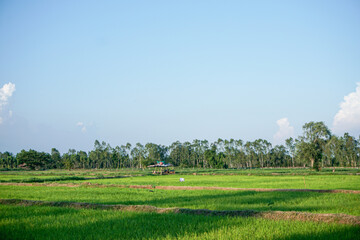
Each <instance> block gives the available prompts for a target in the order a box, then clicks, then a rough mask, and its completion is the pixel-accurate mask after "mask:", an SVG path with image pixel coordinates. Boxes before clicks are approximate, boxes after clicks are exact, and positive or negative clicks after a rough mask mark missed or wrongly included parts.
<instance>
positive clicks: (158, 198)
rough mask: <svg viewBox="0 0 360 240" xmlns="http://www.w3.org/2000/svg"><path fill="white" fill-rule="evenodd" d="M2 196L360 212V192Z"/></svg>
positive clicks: (28, 189) (89, 191)
mask: <svg viewBox="0 0 360 240" xmlns="http://www.w3.org/2000/svg"><path fill="white" fill-rule="evenodd" d="M0 198H1V199H26V200H40V201H67V202H71V201H73V202H88V203H101V204H125V205H151V206H156V207H182V208H191V209H210V210H248V209H251V210H258V211H268V210H278V211H300V212H314V213H345V214H350V215H356V216H360V204H359V202H360V194H344V193H336V194H334V193H316V192H253V191H236V192H234V191H219V190H148V189H129V188H112V187H111V188H89V187H39V186H0Z"/></svg>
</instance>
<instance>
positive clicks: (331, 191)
mask: <svg viewBox="0 0 360 240" xmlns="http://www.w3.org/2000/svg"><path fill="white" fill-rule="evenodd" d="M0 185H8V186H45V187H81V186H86V187H98V188H106V187H117V188H140V189H161V190H223V191H256V192H319V193H352V194H360V190H342V189H336V190H322V189H277V188H231V187H192V186H152V185H118V184H98V183H89V182H83V183H81V184H79V183H56V182H52V183H0Z"/></svg>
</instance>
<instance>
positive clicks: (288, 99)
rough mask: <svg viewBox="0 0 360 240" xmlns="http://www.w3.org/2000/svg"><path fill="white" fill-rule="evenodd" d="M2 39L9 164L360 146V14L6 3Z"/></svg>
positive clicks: (180, 4) (341, 7)
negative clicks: (306, 133) (136, 147)
mask: <svg viewBox="0 0 360 240" xmlns="http://www.w3.org/2000/svg"><path fill="white" fill-rule="evenodd" d="M0 36H1V37H0V88H1V91H0V100H1V99H2V100H1V101H2V102H0V114H1V115H0V151H1V152H3V151H6V150H8V151H11V152H14V153H16V152H18V151H20V150H21V149H29V148H32V149H36V150H41V151H47V152H49V151H50V150H51V148H52V147H56V148H58V149H59V150H60V151H61V152H65V151H67V150H68V149H69V148H75V149H76V150H90V149H92V148H93V143H94V141H95V139H99V140H101V141H102V140H104V141H106V142H109V143H110V144H111V145H112V146H116V145H121V144H125V143H126V142H130V143H132V144H134V143H136V142H141V143H143V144H145V143H147V142H154V143H158V144H165V145H167V144H170V143H171V142H174V141H176V140H180V141H192V140H193V139H208V140H209V141H213V140H216V139H217V138H226V139H229V138H234V139H242V140H244V141H247V140H254V139H257V138H263V139H267V140H269V141H271V142H273V143H274V144H276V143H282V141H283V140H284V139H285V138H286V137H289V136H293V137H296V136H298V135H299V134H301V133H302V129H301V128H302V126H303V124H304V123H306V122H309V121H324V122H325V123H326V124H327V125H328V126H329V128H331V129H332V130H333V131H334V132H335V133H336V134H343V133H344V132H345V131H348V132H350V133H351V134H352V135H355V136H359V134H360V120H359V119H360V86H358V85H357V83H358V82H360V44H359V43H360V3H359V1H350V0H348V1H44V0H43V1H37V0H34V1H20V0H19V1H6V0H3V1H0ZM9 84H11V85H9ZM344 97H345V98H344Z"/></svg>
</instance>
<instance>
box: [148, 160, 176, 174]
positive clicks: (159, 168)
mask: <svg viewBox="0 0 360 240" xmlns="http://www.w3.org/2000/svg"><path fill="white" fill-rule="evenodd" d="M148 168H154V171H153V174H159V175H167V174H175V170H174V168H173V165H172V164H171V163H165V161H157V163H156V164H154V165H149V166H148Z"/></svg>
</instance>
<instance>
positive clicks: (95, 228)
mask: <svg viewBox="0 0 360 240" xmlns="http://www.w3.org/2000/svg"><path fill="white" fill-rule="evenodd" d="M140 171H141V170H140ZM229 171H231V174H230V173H224V170H222V171H221V172H217V173H215V174H214V172H208V173H204V172H203V173H202V174H199V173H197V175H193V173H191V171H190V170H189V171H188V172H184V173H177V174H175V175H165V176H160V175H156V176H153V175H151V174H139V171H126V170H122V171H121V172H117V171H116V170H109V171H81V170H79V171H76V172H75V171H73V172H72V171H63V170H61V171H56V170H52V171H43V172H36V171H16V172H15V171H11V172H10V171H9V172H5V171H4V172H0V180H1V181H2V182H3V183H0V199H19V200H37V201H45V202H48V201H52V202H81V203H94V204H106V205H108V204H110V205H113V204H122V205H128V206H133V205H149V206H154V207H158V208H186V209H195V210H196V209H208V210H222V211H236V210H242V211H244V210H253V211H258V212H263V211H266V212H269V211H270V212H271V211H286V212H288V211H291V212H299V213H300V212H301V213H309V214H315V213H316V214H323V213H325V214H347V215H349V216H354V217H360V194H356V193H324V192H321V193H320V192H292V191H281V192H256V191H225V190H205V189H202V190H161V189H155V188H151V189H136V188H122V187H118V185H123V186H124V185H125V186H130V185H150V186H204V187H232V188H278V189H304V188H306V189H329V190H333V189H344V190H359V189H360V176H359V175H356V174H351V175H350V174H348V172H346V173H344V174H339V173H338V174H332V173H328V174H318V175H316V174H308V172H307V173H304V174H301V173H300V172H298V173H297V174H288V172H286V173H284V174H281V173H279V172H276V174H275V175H273V174H261V173H259V172H257V173H255V170H254V172H253V173H252V174H250V175H248V174H234V173H233V171H234V170H229ZM239 171H240V170H239ZM256 171H259V170H256ZM279 171H280V170H279ZM302 171H304V170H302ZM273 173H275V170H274V172H273ZM141 175H142V176H141ZM104 177H105V178H104ZM106 177H117V178H106ZM181 177H182V178H184V179H185V182H180V181H179V178H181ZM85 178H96V179H85ZM40 180H41V181H40ZM304 181H305V183H304ZM6 182H8V183H10V185H6V184H7V183H6ZM21 182H24V183H26V184H25V185H22V183H21ZM32 182H33V183H34V185H32ZM38 182H44V183H38ZM53 183H60V184H62V185H61V186H58V185H56V184H55V185H49V184H53ZM85 183H91V184H90V185H87V184H85ZM36 184H37V185H36ZM339 216H340V215H339ZM0 236H1V239H360V237H359V236H360V226H359V225H349V224H340V223H332V222H321V221H320V222H313V221H311V220H308V221H300V220H286V219H264V218H255V217H229V216H203V215H190V214H184V213H181V214H175V213H162V214H160V213H149V212H141V211H140V212H139V211H133V212H128V211H116V210H101V209H74V208H68V207H56V206H51V207H50V206H17V205H7V204H0Z"/></svg>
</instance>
